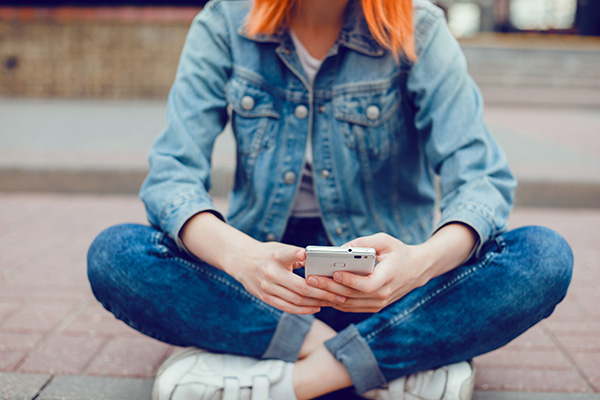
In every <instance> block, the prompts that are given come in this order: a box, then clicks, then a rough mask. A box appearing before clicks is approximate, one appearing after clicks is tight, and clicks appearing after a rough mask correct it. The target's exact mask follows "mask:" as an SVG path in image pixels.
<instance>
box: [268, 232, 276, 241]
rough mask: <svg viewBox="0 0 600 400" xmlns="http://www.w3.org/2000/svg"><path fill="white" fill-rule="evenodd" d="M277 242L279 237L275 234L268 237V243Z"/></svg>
mask: <svg viewBox="0 0 600 400" xmlns="http://www.w3.org/2000/svg"><path fill="white" fill-rule="evenodd" d="M275 240H277V236H275V234H274V233H269V234H268V235H267V241H268V242H274V241H275Z"/></svg>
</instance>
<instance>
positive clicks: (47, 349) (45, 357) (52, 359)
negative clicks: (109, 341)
mask: <svg viewBox="0 0 600 400" xmlns="http://www.w3.org/2000/svg"><path fill="white" fill-rule="evenodd" d="M105 342H106V339H104V338H85V337H73V336H57V337H53V338H51V339H49V340H48V341H47V342H45V343H43V344H42V345H41V346H40V347H38V348H36V349H35V350H34V351H32V352H31V353H29V355H28V356H27V358H26V359H25V361H24V362H23V363H22V364H21V365H20V366H19V368H18V371H19V372H48V373H51V374H80V373H82V372H83V370H84V368H85V367H86V365H88V364H89V363H90V361H91V360H92V359H93V358H94V356H95V355H96V354H97V353H98V351H99V350H100V348H101V347H102V346H103V345H104V343H105Z"/></svg>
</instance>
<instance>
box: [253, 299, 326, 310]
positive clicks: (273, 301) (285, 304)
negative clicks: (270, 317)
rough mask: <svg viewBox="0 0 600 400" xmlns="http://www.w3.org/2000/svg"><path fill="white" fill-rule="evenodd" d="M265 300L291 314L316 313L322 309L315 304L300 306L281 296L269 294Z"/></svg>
mask: <svg viewBox="0 0 600 400" xmlns="http://www.w3.org/2000/svg"><path fill="white" fill-rule="evenodd" d="M263 301H264V302H265V303H267V304H269V305H271V306H273V307H275V308H277V309H279V310H281V311H283V312H286V313H289V314H300V315H308V314H315V313H318V312H319V311H321V308H320V307H315V306H298V305H296V304H292V303H289V302H287V301H285V300H283V299H282V298H280V297H275V296H268V297H266V298H265V299H263Z"/></svg>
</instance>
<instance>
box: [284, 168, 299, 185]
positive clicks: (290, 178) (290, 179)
mask: <svg viewBox="0 0 600 400" xmlns="http://www.w3.org/2000/svg"><path fill="white" fill-rule="evenodd" d="M283 180H284V182H285V183H287V184H288V185H292V184H294V183H295V182H296V173H295V172H292V171H288V172H286V173H285V174H284V175H283Z"/></svg>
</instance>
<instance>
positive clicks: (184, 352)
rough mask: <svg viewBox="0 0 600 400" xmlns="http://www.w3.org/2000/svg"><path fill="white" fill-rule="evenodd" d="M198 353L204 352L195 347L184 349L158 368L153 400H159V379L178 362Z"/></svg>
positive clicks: (153, 388)
mask: <svg viewBox="0 0 600 400" xmlns="http://www.w3.org/2000/svg"><path fill="white" fill-rule="evenodd" d="M198 352H202V350H200V349H197V348H195V347H187V348H184V349H180V350H177V351H175V352H174V353H173V354H171V355H170V356H169V357H167V359H166V360H165V361H163V363H162V364H161V365H160V367H159V368H158V371H156V376H155V377H154V383H153V385H152V400H158V387H157V385H158V377H159V376H160V375H161V374H162V373H163V372H164V371H165V370H166V369H167V368H169V367H170V366H171V365H173V364H175V363H176V362H177V361H179V360H181V359H182V358H185V357H187V356H190V355H193V354H197V353H198Z"/></svg>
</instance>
